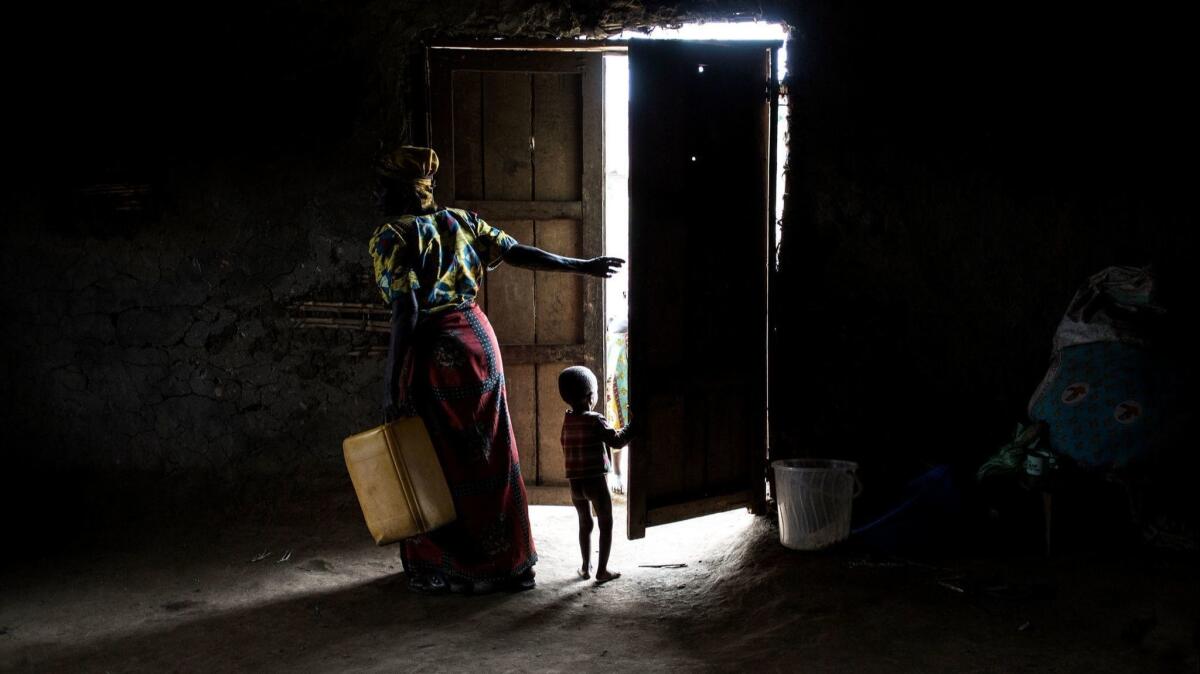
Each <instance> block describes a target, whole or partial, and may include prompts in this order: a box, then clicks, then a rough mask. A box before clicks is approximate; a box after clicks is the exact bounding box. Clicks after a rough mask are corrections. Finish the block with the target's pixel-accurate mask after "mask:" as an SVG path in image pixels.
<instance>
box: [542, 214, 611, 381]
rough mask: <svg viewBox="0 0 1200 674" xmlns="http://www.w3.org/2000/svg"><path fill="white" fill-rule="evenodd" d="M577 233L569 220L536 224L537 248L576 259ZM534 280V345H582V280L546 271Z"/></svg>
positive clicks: (546, 221) (569, 275)
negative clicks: (535, 290) (536, 290)
mask: <svg viewBox="0 0 1200 674" xmlns="http://www.w3.org/2000/svg"><path fill="white" fill-rule="evenodd" d="M579 229H580V228H579V223H578V222H573V221H571V220H543V221H541V222H538V223H537V224H536V234H537V246H538V247H539V248H543V249H545V250H550V251H554V252H555V253H558V254H559V255H565V256H568V257H579V256H580V255H581V254H582V253H581V252H580V248H581V246H580V244H581V241H580V232H579ZM534 277H535V280H534V284H535V285H536V286H537V289H538V312H537V316H536V322H537V326H536V330H535V334H536V340H535V341H536V343H538V344H581V343H583V340H584V332H583V316H584V309H585V307H584V305H583V303H584V295H583V284H584V279H583V277H581V276H578V275H576V274H564V273H562V272H548V271H539V272H535V273H534ZM578 364H582V363H578ZM601 374H602V373H601Z"/></svg>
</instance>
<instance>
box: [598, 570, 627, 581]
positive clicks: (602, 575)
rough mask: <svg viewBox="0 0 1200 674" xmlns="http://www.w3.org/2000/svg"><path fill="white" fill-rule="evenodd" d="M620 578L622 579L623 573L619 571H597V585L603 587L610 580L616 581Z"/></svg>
mask: <svg viewBox="0 0 1200 674" xmlns="http://www.w3.org/2000/svg"><path fill="white" fill-rule="evenodd" d="M620 577H621V573H620V572H619V571H609V570H607V569H605V570H604V571H597V572H596V584H597V585H602V584H604V583H607V582H608V581H610V580H616V579H618V578H620Z"/></svg>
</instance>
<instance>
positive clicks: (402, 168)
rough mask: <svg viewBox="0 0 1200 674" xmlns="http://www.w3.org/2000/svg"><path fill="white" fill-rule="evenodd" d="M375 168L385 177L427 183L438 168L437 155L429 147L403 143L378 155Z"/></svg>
mask: <svg viewBox="0 0 1200 674" xmlns="http://www.w3.org/2000/svg"><path fill="white" fill-rule="evenodd" d="M375 170H376V171H377V172H378V173H379V175H381V176H384V177H386V178H392V179H395V180H411V181H413V182H415V183H418V184H424V185H429V184H430V183H431V182H432V180H433V174H435V173H437V170H438V156H437V153H436V152H434V151H433V148H431V147H413V146H412V145H404V146H401V147H398V148H396V149H394V150H392V151H390V152H385V153H383V154H382V155H380V157H379V160H378V161H377V162H376V164H375Z"/></svg>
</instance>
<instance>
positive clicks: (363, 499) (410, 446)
mask: <svg viewBox="0 0 1200 674" xmlns="http://www.w3.org/2000/svg"><path fill="white" fill-rule="evenodd" d="M342 454H343V455H345V457H346V469H347V470H349V471H350V481H351V482H353V483H354V491H355V493H357V494H358V503H359V505H361V506H362V511H363V516H364V517H365V518H366V520H367V529H369V530H370V531H371V535H372V536H373V537H374V538H375V543H376V544H377V545H387V544H388V543H395V542H396V541H399V540H403V539H405V538H409V537H411V536H416V535H418V534H423V533H426V532H429V531H433V530H434V529H436V528H438V527H440V526H442V525H445V524H449V523H450V522H453V521H454V518H455V514H454V501H453V500H452V499H451V498H450V488H449V487H448V486H447V485H446V476H445V474H444V473H442V464H441V463H440V462H439V461H438V457H437V452H436V451H435V450H434V449H433V443H432V442H431V441H430V439H429V431H428V430H427V429H426V428H425V422H423V421H421V418H420V417H404V418H401V419H397V420H395V421H393V422H391V423H387V424H384V425H382V426H378V427H376V428H372V429H371V430H369V431H364V432H362V433H359V434H357V435H352V436H350V437H348V438H346V439H345V440H343V441H342Z"/></svg>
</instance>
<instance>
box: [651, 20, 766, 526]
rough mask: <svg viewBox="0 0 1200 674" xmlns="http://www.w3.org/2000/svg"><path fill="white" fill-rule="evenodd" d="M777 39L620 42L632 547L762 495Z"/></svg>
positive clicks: (758, 502) (757, 504)
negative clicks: (658, 530)
mask: <svg viewBox="0 0 1200 674" xmlns="http://www.w3.org/2000/svg"><path fill="white" fill-rule="evenodd" d="M776 46H778V45H775V44H770V43H698V42H666V41H635V42H633V43H632V44H631V45H630V47H629V67H630V105H629V138H630V141H629V144H630V148H629V165H630V185H629V196H630V254H629V257H630V296H629V299H630V329H629V358H630V368H629V377H630V383H629V393H630V405H631V410H630V418H631V419H632V421H633V424H634V425H635V427H636V428H637V429H638V430H637V435H636V440H635V442H634V443H633V445H632V447H631V450H630V465H629V494H628V498H629V501H628V517H629V522H628V531H629V537H630V538H631V539H632V538H641V537H643V536H644V535H645V530H646V527H647V526H654V525H657V524H666V523H669V522H674V521H678V520H682V519H688V518H691V517H698V516H700V515H706V514H710V513H715V512H720V511H724V510H731V509H733V508H737V507H750V508H751V509H752V510H755V511H761V508H762V505H763V502H764V491H765V486H764V477H763V475H764V466H765V461H766V437H767V436H766V430H767V419H766V367H767V271H768V256H767V251H768V241H769V237H768V232H769V226H770V223H769V220H770V212H771V209H770V199H769V196H770V195H769V179H770V175H771V171H770V169H771V167H770V162H769V149H770V137H771V136H770V133H771V123H770V109H771V106H770V95H769V92H770V91H771V89H770V87H769V84H770V73H771V61H770V59H771V57H772V49H773V48H774V47H776Z"/></svg>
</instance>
